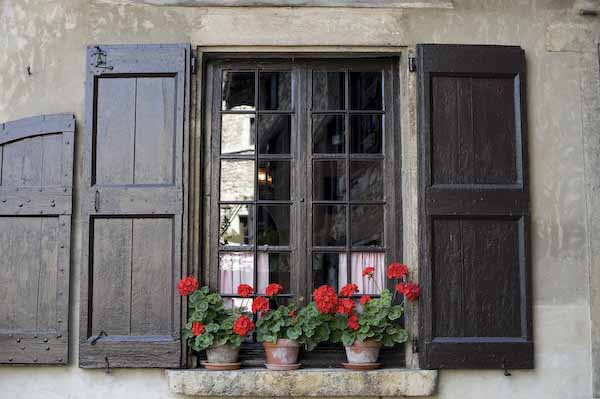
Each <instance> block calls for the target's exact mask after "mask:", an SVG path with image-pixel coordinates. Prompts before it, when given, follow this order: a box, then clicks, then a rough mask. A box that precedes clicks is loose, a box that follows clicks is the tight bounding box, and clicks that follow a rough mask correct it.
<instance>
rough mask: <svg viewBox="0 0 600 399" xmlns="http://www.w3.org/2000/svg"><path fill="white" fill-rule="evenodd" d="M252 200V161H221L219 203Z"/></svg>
mask: <svg viewBox="0 0 600 399" xmlns="http://www.w3.org/2000/svg"><path fill="white" fill-rule="evenodd" d="M253 199H254V161H250V160H248V161H246V160H242V161H239V160H235V161H234V160H223V161H221V201H250V200H253Z"/></svg>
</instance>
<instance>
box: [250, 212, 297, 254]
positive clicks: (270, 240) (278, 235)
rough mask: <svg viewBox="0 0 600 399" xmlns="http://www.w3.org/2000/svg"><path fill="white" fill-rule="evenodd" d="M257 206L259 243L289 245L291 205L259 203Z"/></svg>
mask: <svg viewBox="0 0 600 399" xmlns="http://www.w3.org/2000/svg"><path fill="white" fill-rule="evenodd" d="M257 208H258V212H257V216H256V217H257V227H256V230H257V232H256V243H257V245H289V244H290V207H289V205H258V206H257Z"/></svg>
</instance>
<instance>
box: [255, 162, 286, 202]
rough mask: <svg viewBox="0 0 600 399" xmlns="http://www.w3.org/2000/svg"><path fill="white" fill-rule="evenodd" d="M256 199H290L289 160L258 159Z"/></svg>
mask: <svg viewBox="0 0 600 399" xmlns="http://www.w3.org/2000/svg"><path fill="white" fill-rule="evenodd" d="M258 199H259V200H289V199H290V162H289V161H258Z"/></svg>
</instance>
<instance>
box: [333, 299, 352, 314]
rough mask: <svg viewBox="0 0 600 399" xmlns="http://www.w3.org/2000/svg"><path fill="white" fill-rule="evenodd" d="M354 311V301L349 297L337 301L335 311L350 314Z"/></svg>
mask: <svg viewBox="0 0 600 399" xmlns="http://www.w3.org/2000/svg"><path fill="white" fill-rule="evenodd" d="M353 311H354V301H353V300H352V299H350V298H342V299H340V300H339V301H338V305H337V309H336V312H337V313H339V314H347V315H349V314H352V312H353Z"/></svg>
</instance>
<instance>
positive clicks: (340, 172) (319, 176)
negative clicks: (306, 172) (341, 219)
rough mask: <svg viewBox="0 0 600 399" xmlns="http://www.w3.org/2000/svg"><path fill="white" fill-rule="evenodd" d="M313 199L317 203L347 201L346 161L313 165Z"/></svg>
mask: <svg viewBox="0 0 600 399" xmlns="http://www.w3.org/2000/svg"><path fill="white" fill-rule="evenodd" d="M313 198H314V200H315V201H343V200H345V199H346V161H315V162H314V163H313Z"/></svg>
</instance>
